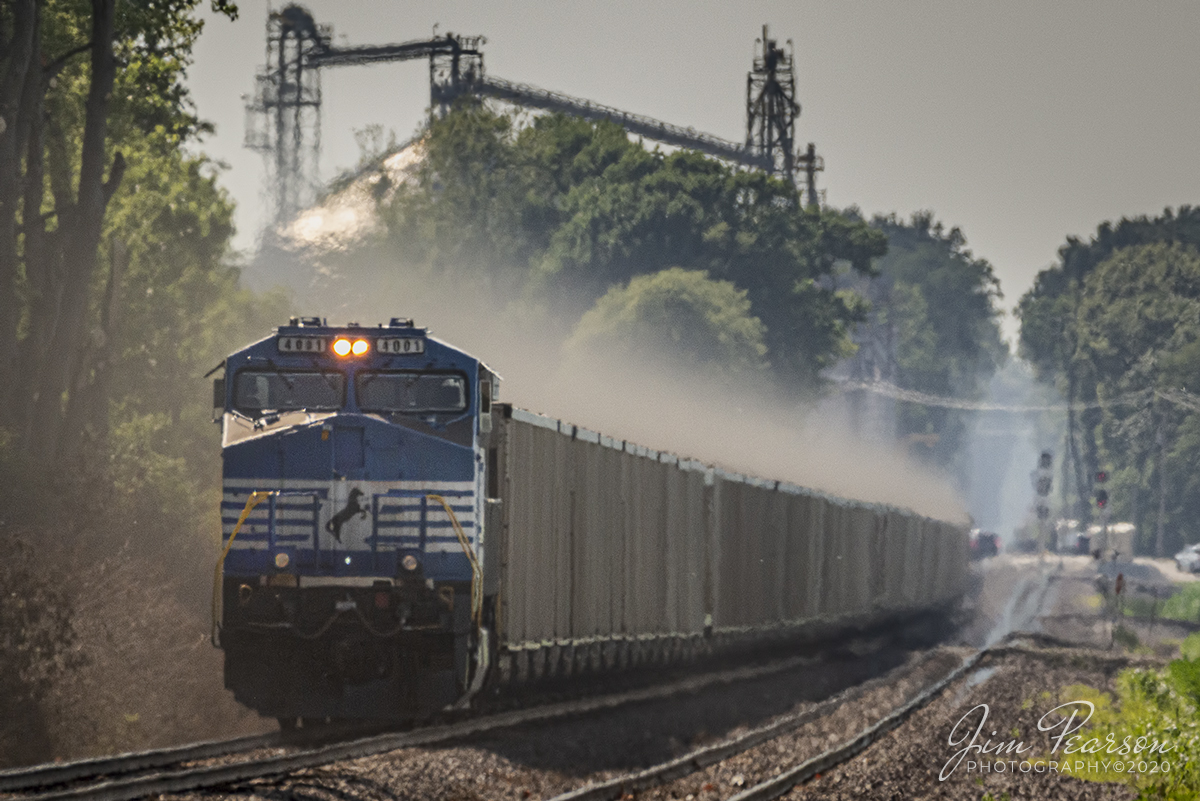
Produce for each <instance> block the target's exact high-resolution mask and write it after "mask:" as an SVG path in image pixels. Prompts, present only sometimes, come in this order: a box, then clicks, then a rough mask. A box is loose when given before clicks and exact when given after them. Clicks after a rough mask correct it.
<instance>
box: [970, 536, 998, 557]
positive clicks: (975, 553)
mask: <svg viewBox="0 0 1200 801" xmlns="http://www.w3.org/2000/svg"><path fill="white" fill-rule="evenodd" d="M998 553H1000V537H999V536H997V535H996V534H993V533H992V532H990V531H979V530H978V529H976V530H975V531H972V532H971V558H972V559H983V558H985V557H988V556H995V555H996V554H998Z"/></svg>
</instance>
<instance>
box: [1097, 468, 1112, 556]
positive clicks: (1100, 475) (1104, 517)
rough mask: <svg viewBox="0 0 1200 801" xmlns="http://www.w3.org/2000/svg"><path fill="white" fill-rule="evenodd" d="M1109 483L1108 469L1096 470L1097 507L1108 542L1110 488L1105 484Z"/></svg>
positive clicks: (1105, 538) (1102, 529) (1101, 528)
mask: <svg viewBox="0 0 1200 801" xmlns="http://www.w3.org/2000/svg"><path fill="white" fill-rule="evenodd" d="M1106 483H1108V471H1107V470H1099V471H1097V472H1096V508H1097V509H1099V510H1100V530H1101V533H1102V534H1103V536H1104V541H1105V542H1106V543H1107V542H1108V516H1109V510H1108V490H1107V489H1105V487H1104V485H1105V484H1106Z"/></svg>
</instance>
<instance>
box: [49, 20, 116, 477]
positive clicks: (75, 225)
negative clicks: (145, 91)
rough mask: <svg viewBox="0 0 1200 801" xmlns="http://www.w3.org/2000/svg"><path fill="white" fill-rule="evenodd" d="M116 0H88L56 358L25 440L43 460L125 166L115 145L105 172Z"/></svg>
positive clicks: (70, 385) (71, 386) (54, 326)
mask: <svg viewBox="0 0 1200 801" xmlns="http://www.w3.org/2000/svg"><path fill="white" fill-rule="evenodd" d="M114 4H115V0H92V40H91V41H92V46H91V84H90V85H89V87H88V96H87V101H86V103H85V106H84V108H85V115H84V129H83V147H82V152H81V157H80V166H79V185H78V191H77V198H76V200H75V202H74V204H73V206H72V208H71V209H70V211H71V214H70V218H69V223H70V224H69V226H68V225H67V224H66V223H67V222H68V221H67V220H64V219H63V217H62V215H63V212H64V211H65V209H64V208H63V207H62V206H61V205H58V206H57V208H58V212H59V225H60V228H59V230H60V231H62V239H61V241H60V242H59V243H58V244H59V246H60V247H61V248H62V267H63V281H62V286H61V290H60V291H61V296H60V297H61V301H60V303H59V305H58V313H57V314H56V315H55V316H54V318H53V319H52V321H51V330H50V336H49V338H48V341H49V348H48V352H49V354H51V355H52V356H53V358H49V359H47V360H46V361H45V362H43V363H42V364H43V370H42V371H41V372H40V375H39V376H38V377H39V379H40V380H39V381H38V382H37V387H38V389H37V400H36V401H35V403H34V404H33V417H32V419H31V425H30V429H29V430H30V437H29V438H28V439H27V440H26V443H25V447H26V451H27V453H28V455H30V456H33V457H34V458H36V459H38V460H40V461H42V462H51V461H54V460H55V459H57V458H58V457H59V456H60V449H61V448H62V446H63V430H64V422H65V420H64V409H63V403H64V400H67V402H68V403H69V398H70V393H71V392H72V391H78V389H79V387H78V385H77V382H78V380H79V378H80V376H81V366H82V362H83V359H82V354H83V353H84V352H86V350H87V342H86V340H87V336H86V332H87V322H88V312H89V300H90V297H91V289H92V278H93V275H94V273H95V269H96V263H97V252H96V250H97V247H98V245H99V243H100V232H101V225H102V223H103V220H104V212H105V209H106V208H107V206H108V200H109V198H111V197H112V193H113V192H114V191H115V190H116V188H117V186H118V185H119V184H120V181H121V177H122V175H123V173H124V166H125V164H124V159H123V158H122V157H121V154H119V153H118V154H117V155H116V157H115V158H114V159H113V164H112V169H111V170H110V173H109V178H108V180H107V181H105V180H104V164H105V161H106V154H105V137H106V135H107V131H108V119H107V118H108V104H109V98H110V96H111V93H112V87H113V83H114V79H115V77H116V61H115V59H114V57H113V47H112V41H113V12H114ZM56 205H57V204H56Z"/></svg>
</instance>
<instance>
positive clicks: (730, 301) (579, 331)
mask: <svg viewBox="0 0 1200 801" xmlns="http://www.w3.org/2000/svg"><path fill="white" fill-rule="evenodd" d="M764 333H765V327H764V326H763V324H762V322H761V321H760V320H759V319H758V318H757V317H754V316H752V315H751V313H750V301H749V300H748V299H747V298H746V291H745V290H739V289H737V288H736V287H735V286H734V285H733V284H732V283H730V282H729V281H713V280H712V279H710V278H709V277H708V275H707V274H706V273H703V272H701V271H698V270H684V269H681V268H679V267H672V268H670V269H667V270H663V271H661V272H658V273H654V274H653V275H642V276H638V277H636V278H633V279H631V280H630V281H629V283H628V284H627V285H625V286H615V287H613V288H612V289H610V290H609V291H608V292H607V293H606V294H605V295H604V296H603V297H601V298H600V299H599V300H598V301H596V305H595V306H593V307H592V308H591V309H590V310H589V311H588V312H587V313H586V314H584V315H583V317H582V318H581V319H580V321H579V324H578V325H577V326H576V327H575V331H574V333H573V334H572V336H571V339H570V340H569V341H568V343H567V344H568V347H571V348H586V347H593V348H596V349H597V350H600V351H603V352H605V353H609V354H611V353H614V352H617V353H625V354H633V353H636V352H637V351H638V350H639V349H643V348H646V347H654V346H656V345H657V346H659V347H660V348H663V349H664V350H665V352H669V353H674V354H678V355H679V356H680V357H681V358H682V359H683V360H684V361H685V363H686V364H687V366H689V367H715V368H717V369H718V370H725V371H729V372H732V373H742V372H748V371H749V372H753V371H758V370H762V369H764V368H766V366H767V364H766V361H765V360H764V356H765V355H766V352H767V346H766V345H765V344H763V334H764Z"/></svg>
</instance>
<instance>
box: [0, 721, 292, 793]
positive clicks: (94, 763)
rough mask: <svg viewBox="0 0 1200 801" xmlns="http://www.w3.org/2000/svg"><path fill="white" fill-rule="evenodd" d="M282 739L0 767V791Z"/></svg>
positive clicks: (261, 745)
mask: <svg viewBox="0 0 1200 801" xmlns="http://www.w3.org/2000/svg"><path fill="white" fill-rule="evenodd" d="M285 744H286V743H285V742H284V740H283V737H282V735H281V734H280V733H279V732H272V733H270V734H256V735H251V736H248V737H236V738H234V739H232V740H208V741H205V742H201V743H190V744H188V745H181V746H172V747H170V748H154V749H150V750H147V751H135V752H132V753H127V754H118V755H115V756H105V757H94V758H90V759H79V760H74V761H71V762H60V763H54V764H49V765H32V766H30V767H25V768H11V769H8V770H3V771H0V792H13V791H16V790H27V789H30V788H37V787H54V786H58V785H62V784H67V783H69V782H74V781H79V780H81V779H89V778H94V777H96V776H118V775H121V774H125V773H133V772H135V771H141V770H152V769H154V768H161V767H165V766H168V765H175V764H178V763H180V762H191V761H194V760H197V759H211V758H212V757H220V756H227V755H228V754H233V753H237V752H239V751H253V750H255V749H257V748H275V747H278V746H281V745H285Z"/></svg>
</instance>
